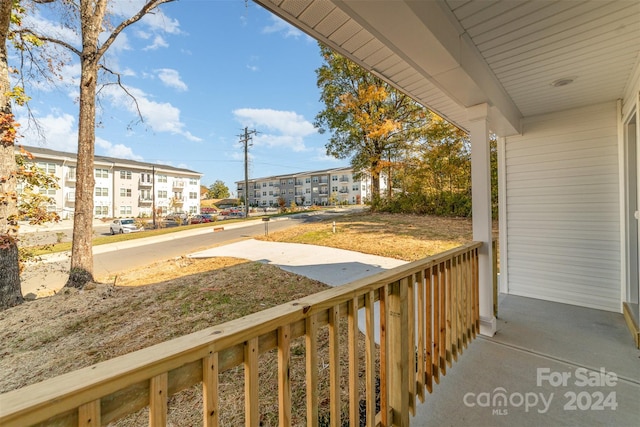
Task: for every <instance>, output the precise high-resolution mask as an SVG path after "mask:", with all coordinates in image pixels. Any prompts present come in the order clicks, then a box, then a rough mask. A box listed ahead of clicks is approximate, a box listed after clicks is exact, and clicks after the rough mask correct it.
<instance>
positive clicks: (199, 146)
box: [14, 0, 348, 191]
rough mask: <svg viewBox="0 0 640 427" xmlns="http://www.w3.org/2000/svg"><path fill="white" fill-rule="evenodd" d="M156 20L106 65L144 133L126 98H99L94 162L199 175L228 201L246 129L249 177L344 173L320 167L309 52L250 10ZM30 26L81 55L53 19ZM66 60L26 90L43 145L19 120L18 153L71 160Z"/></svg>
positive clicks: (307, 42) (237, 3)
mask: <svg viewBox="0 0 640 427" xmlns="http://www.w3.org/2000/svg"><path fill="white" fill-rule="evenodd" d="M141 3H142V2H141V1H139V0H132V1H129V0H116V1H114V2H113V5H114V12H115V13H122V14H123V15H124V14H128V15H131V14H133V12H132V11H133V10H137V8H139V7H140V5H141ZM160 10H161V12H160V13H157V14H155V15H153V16H149V17H148V18H146V19H144V21H140V22H138V23H136V24H134V25H133V26H131V27H130V28H129V29H127V30H126V31H125V32H124V33H123V34H121V35H120V37H119V38H118V39H117V40H116V43H115V44H114V45H113V46H112V48H111V49H110V51H109V53H108V56H107V58H106V59H107V62H106V63H107V66H108V67H109V68H110V69H112V70H115V71H117V72H119V73H120V74H121V75H122V81H123V83H124V85H125V86H126V87H127V90H128V91H129V92H131V93H132V94H135V96H136V99H137V101H138V105H139V108H140V110H141V113H142V116H143V118H144V122H143V123H139V120H138V116H137V114H136V113H135V107H134V105H133V103H132V102H131V101H130V99H128V98H127V96H126V95H125V93H124V92H123V91H122V90H121V89H118V88H116V87H114V86H108V87H105V88H104V89H103V90H102V92H101V96H100V103H99V106H100V109H99V111H98V117H97V121H98V122H99V125H98V126H97V128H96V137H97V140H96V154H99V155H106V156H112V157H120V158H128V159H134V160H140V161H145V162H152V163H159V164H167V165H172V166H177V167H183V168H188V169H191V170H195V171H198V172H200V173H202V174H203V177H202V183H203V184H205V185H210V184H212V183H213V182H214V181H216V180H222V181H224V182H225V184H226V185H227V186H228V187H229V189H230V190H232V191H235V184H234V182H235V181H240V180H243V179H244V163H243V156H244V154H243V146H242V144H241V143H240V142H239V141H240V137H239V135H240V134H242V132H243V129H244V127H245V126H247V127H249V129H255V130H257V131H258V134H257V135H255V136H254V137H253V141H252V143H253V145H252V146H251V147H250V149H249V152H250V161H249V176H250V177H253V178H256V177H263V176H270V175H278V174H286V173H291V172H296V171H303V170H315V169H325V168H331V167H339V166H346V165H348V160H337V159H332V158H328V157H326V155H325V148H324V145H325V143H326V141H327V139H328V137H329V136H328V135H327V134H325V135H320V134H318V133H317V131H316V129H314V127H313V121H314V118H315V116H316V114H318V112H320V111H321V109H322V104H321V103H320V101H319V98H320V92H319V89H318V88H317V86H316V74H315V70H316V69H317V68H318V67H319V66H320V65H321V58H320V53H319V49H318V46H317V43H316V41H315V40H313V39H311V38H310V37H308V36H306V35H305V34H303V33H301V32H300V31H298V30H297V29H295V28H294V27H291V26H290V25H288V24H286V23H285V22H284V21H282V20H280V19H279V18H276V17H275V16H273V15H272V14H270V13H269V12H267V11H266V10H264V9H262V8H261V7H260V6H258V5H256V4H255V3H253V2H251V1H249V2H247V3H245V1H244V0H213V1H211V0H209V1H206V0H180V1H177V2H174V3H168V4H165V5H162V6H161V9H160ZM49 16H50V15H49ZM29 20H30V22H27V23H28V24H29V25H31V24H33V25H35V26H36V28H39V29H41V31H43V30H46V31H49V32H50V33H52V34H55V35H57V36H59V37H62V38H65V39H67V40H69V41H70V42H73V43H74V45H77V41H75V39H74V37H75V36H74V35H73V34H71V33H69V32H68V31H66V30H64V29H61V28H60V27H59V25H58V24H57V23H56V20H55V19H51V18H49V19H47V18H46V17H45V16H44V15H43V14H31V16H30V18H29ZM14 59H15V58H14ZM73 59H74V62H71V63H68V64H66V65H65V66H64V67H63V68H62V69H60V74H61V75H62V76H63V78H62V80H61V81H60V82H59V83H57V84H55V85H51V84H42V83H35V82H34V83H33V84H32V85H30V86H28V87H27V88H26V90H27V93H28V95H30V96H31V98H32V100H31V102H30V106H31V109H32V112H33V113H34V115H35V117H36V118H37V120H38V123H39V124H40V126H41V127H42V128H43V129H44V134H45V136H46V137H45V138H44V139H43V138H39V137H38V136H37V135H36V134H35V132H33V128H32V127H31V128H30V127H29V126H27V121H26V118H25V117H26V116H25V110H24V109H20V108H18V109H16V110H15V111H16V115H17V116H18V117H19V119H20V121H21V122H23V126H22V130H23V133H24V137H23V138H22V139H21V140H20V143H21V144H24V145H36V146H41V147H45V148H50V149H54V150H62V151H70V152H76V151H77V149H76V147H77V116H78V105H77V102H76V98H77V95H78V89H77V82H78V80H79V75H80V67H79V64H78V63H77V61H76V60H75V58H73Z"/></svg>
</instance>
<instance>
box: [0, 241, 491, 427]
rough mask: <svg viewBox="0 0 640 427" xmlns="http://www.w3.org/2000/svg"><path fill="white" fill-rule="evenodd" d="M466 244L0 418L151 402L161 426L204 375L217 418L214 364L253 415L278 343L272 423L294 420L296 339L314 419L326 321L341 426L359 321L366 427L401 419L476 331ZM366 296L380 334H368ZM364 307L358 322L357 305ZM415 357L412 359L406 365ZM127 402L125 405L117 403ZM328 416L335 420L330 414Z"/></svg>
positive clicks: (78, 384) (51, 393)
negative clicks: (263, 357)
mask: <svg viewBox="0 0 640 427" xmlns="http://www.w3.org/2000/svg"><path fill="white" fill-rule="evenodd" d="M481 245H482V244H481V243H479V242H474V243H469V244H466V245H463V246H461V247H458V248H455V249H451V250H449V251H446V252H444V253H441V254H438V255H434V256H431V257H428V258H425V259H422V260H419V261H415V262H412V263H408V264H405V265H403V266H400V267H397V268H394V269H391V270H386V271H383V272H380V273H377V274H375V275H373V276H370V277H368V278H363V279H359V280H355V281H353V282H351V283H349V284H346V285H343V286H339V287H335V288H331V289H328V290H326V291H323V292H320V293H317V294H314V295H309V296H307V297H304V298H301V299H299V300H295V301H291V302H288V303H286V304H283V305H280V306H277V307H273V308H270V309H267V310H264V311H261V312H258V313H254V314H251V315H248V316H245V317H242V318H239V319H236V320H233V321H230V322H226V323H223V324H220V325H217V326H214V327H211V328H207V329H204V330H201V331H198V332H195V333H192V334H189V335H185V336H182V337H179V338H176V339H173V340H171V341H166V342H163V343H160V344H157V345H154V346H151V347H148V348H146V349H142V350H138V351H135V352H132V353H129V354H126V355H123V356H120V357H117V358H114V359H111V360H108V361H105V362H101V363H98V364H95V365H92V366H88V367H86V368H83V369H80V370H77V371H73V372H69V373H67V374H64V375H60V376H58V377H54V378H51V379H48V380H45V381H42V382H40V383H37V384H33V385H29V386H26V387H23V388H21V389H18V390H14V391H11V392H7V393H4V394H2V395H0V425H2V426H5V427H9V426H21V427H22V426H26V425H33V424H38V423H43V424H45V425H46V424H53V423H54V422H55V424H56V425H80V426H84V425H92V426H93V425H105V424H108V423H110V422H113V421H115V420H117V419H119V418H121V417H123V416H125V415H128V414H129V413H132V412H134V411H137V410H138V409H140V408H143V407H145V406H149V408H150V411H149V413H150V425H164V423H165V422H166V414H167V399H168V397H169V396H170V395H172V394H174V393H176V392H178V391H180V390H183V389H185V388H186V387H190V386H192V385H194V384H197V383H200V382H201V383H202V385H203V412H204V414H203V420H204V425H205V426H217V425H218V423H219V418H218V412H219V411H218V392H217V387H218V374H219V373H221V372H223V371H225V370H228V369H230V368H232V367H235V366H238V365H244V372H245V420H246V425H247V426H253V425H258V423H259V418H260V414H259V413H258V410H259V409H258V402H257V400H258V396H257V389H258V387H257V383H258V374H257V367H258V364H259V356H260V354H262V353H264V352H266V351H268V350H271V349H274V348H277V349H278V366H279V367H278V370H279V373H278V389H279V391H278V393H279V397H278V403H279V421H280V425H290V422H291V389H290V387H291V385H290V379H289V378H288V371H289V357H290V343H291V341H292V340H294V339H295V338H298V337H303V336H304V337H305V349H306V350H305V352H306V369H305V371H306V374H305V375H306V380H305V384H306V387H307V391H306V405H307V418H308V425H317V423H318V393H317V389H318V372H317V365H318V362H317V338H318V333H319V330H320V328H324V327H328V331H329V367H330V372H329V375H330V384H331V385H330V414H331V424H332V425H339V419H340V416H344V414H342V415H341V414H340V407H341V405H340V402H339V399H340V395H339V390H338V388H339V387H340V386H339V378H340V371H341V369H348V372H349V375H348V377H349V387H350V389H349V396H350V397H349V399H348V400H349V408H350V409H349V414H348V416H349V418H350V419H351V423H352V425H357V422H356V421H357V418H359V417H360V414H359V399H360V395H359V392H358V372H359V371H358V366H357V365H358V344H357V339H358V338H357V337H358V336H359V334H360V332H359V331H360V330H362V329H363V328H364V331H365V334H364V335H365V343H366V344H365V356H366V358H365V365H366V366H365V367H364V368H365V373H366V378H365V384H366V385H365V390H364V396H365V397H366V411H365V414H366V415H365V416H366V420H367V425H374V424H379V425H408V417H409V412H411V413H414V411H415V405H416V402H415V401H416V398H419V399H420V400H423V399H424V391H425V390H427V391H428V392H431V391H432V389H433V380H435V382H436V383H438V382H439V375H440V373H442V375H445V374H446V369H447V366H451V363H452V360H453V361H455V360H457V356H458V354H460V353H462V351H463V347H466V346H467V343H468V342H470V341H471V340H472V339H473V338H474V337H475V334H476V333H477V331H478V330H479V311H478V262H477V259H478V248H480V246H481ZM374 301H377V302H378V304H379V314H378V318H379V321H380V341H379V342H378V343H376V342H375V333H374V332H375V331H374ZM361 308H364V310H365V319H366V320H365V324H364V325H358V316H357V311H358V310H359V309H361ZM339 317H347V319H348V335H349V338H348V343H347V346H348V349H347V352H348V354H349V363H348V366H340V359H339V356H338V346H339V340H338V334H339V326H338V324H339V322H338V318H339ZM377 344H378V345H379V354H380V362H379V363H380V366H379V370H378V373H377V376H378V378H379V381H380V388H379V399H380V411H379V412H378V413H377V414H376V413H375V412H376V411H375V396H376V390H375V382H376V371H375V363H374V353H375V351H376V345H377ZM416 365H417V369H413V367H415V366H416ZM123 402H126V403H127V404H126V405H123V404H122V403H123ZM336 420H337V421H336Z"/></svg>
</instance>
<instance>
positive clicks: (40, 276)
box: [21, 210, 347, 297]
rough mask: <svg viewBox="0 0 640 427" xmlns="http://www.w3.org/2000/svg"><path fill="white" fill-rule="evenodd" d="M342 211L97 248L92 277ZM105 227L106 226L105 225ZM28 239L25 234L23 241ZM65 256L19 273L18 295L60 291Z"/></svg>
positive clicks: (66, 265)
mask: <svg viewBox="0 0 640 427" xmlns="http://www.w3.org/2000/svg"><path fill="white" fill-rule="evenodd" d="M346 212H347V211H345V210H338V211H334V212H331V211H329V212H327V211H324V212H322V213H320V214H306V213H301V214H298V215H295V216H293V217H285V218H278V219H275V218H274V219H272V220H271V221H269V222H268V223H266V224H265V222H264V221H262V220H255V221H245V222H239V223H228V224H225V223H224V222H219V223H216V227H220V226H222V227H224V230H223V231H216V232H214V231H213V228H214V227H202V228H194V229H185V230H184V231H180V232H176V233H170V234H166V235H163V236H158V237H149V238H140V239H135V240H130V241H127V242H120V243H114V244H107V245H100V246H95V247H94V248H93V253H94V277H96V278H97V279H104V278H110V277H115V276H116V275H117V273H118V272H121V271H126V270H130V269H133V268H137V267H142V266H145V265H149V264H151V263H153V262H156V261H160V260H164V259H171V258H175V257H180V256H185V255H187V254H190V253H194V252H198V251H202V250H204V249H207V248H213V247H217V246H221V245H225V244H228V243H231V242H236V241H239V240H242V239H247V238H251V237H254V236H259V235H263V234H264V233H265V231H266V230H267V227H268V230H269V231H277V230H281V229H284V228H288V227H292V226H295V225H298V224H301V223H303V222H305V221H317V220H319V219H320V218H326V217H327V216H331V215H342V214H344V213H346ZM100 225H101V224H100V223H97V227H96V229H95V230H94V233H108V228H107V231H100V229H99V227H100ZM107 227H108V224H107ZM45 232H46V233H49V234H51V233H53V234H54V235H55V234H57V233H68V232H69V230H68V229H47V230H36V231H34V232H33V233H34V234H35V235H34V236H32V237H31V238H32V239H34V238H35V239H37V238H38V236H42V235H43V234H44V233H45ZM27 238H29V233H25V234H24V235H23V239H27ZM68 272H69V253H60V254H52V255H50V256H47V257H45V258H44V259H43V260H42V261H41V262H38V263H36V264H34V265H30V266H27V268H25V270H24V271H23V273H22V276H21V279H22V293H23V295H25V296H28V297H35V296H46V295H51V294H53V293H55V292H57V291H58V290H59V289H60V288H62V287H63V286H64V284H65V282H66V280H67V278H68Z"/></svg>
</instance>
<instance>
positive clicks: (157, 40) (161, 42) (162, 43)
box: [142, 35, 169, 50]
mask: <svg viewBox="0 0 640 427" xmlns="http://www.w3.org/2000/svg"><path fill="white" fill-rule="evenodd" d="M161 47H169V43H167V42H166V40H165V39H164V37H162V36H160V35H156V36H155V37H154V38H153V43H151V44H150V45H148V46H145V47H144V48H142V50H157V49H160V48H161Z"/></svg>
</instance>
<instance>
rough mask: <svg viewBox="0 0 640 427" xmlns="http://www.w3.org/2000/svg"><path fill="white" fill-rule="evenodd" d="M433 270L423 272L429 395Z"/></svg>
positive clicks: (431, 379) (431, 351)
mask: <svg viewBox="0 0 640 427" xmlns="http://www.w3.org/2000/svg"><path fill="white" fill-rule="evenodd" d="M432 272H433V268H431V267H429V268H427V269H426V270H425V275H424V281H425V283H424V303H425V306H424V318H425V320H426V322H427V323H426V325H425V338H424V340H425V344H426V347H425V348H426V349H427V354H426V360H425V370H426V372H425V377H426V378H425V380H426V383H427V391H428V392H429V393H431V392H432V391H433V352H434V349H433V324H434V321H433V319H434V316H432V307H433V304H432V302H431V298H432V294H433V292H432V291H431V285H432V284H433V279H432Z"/></svg>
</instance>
